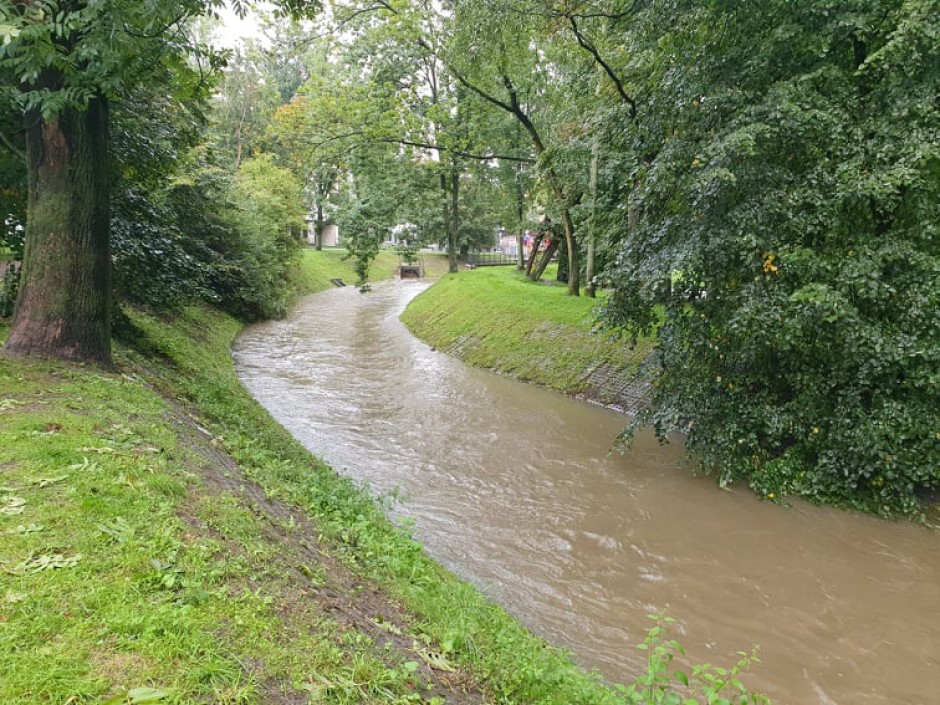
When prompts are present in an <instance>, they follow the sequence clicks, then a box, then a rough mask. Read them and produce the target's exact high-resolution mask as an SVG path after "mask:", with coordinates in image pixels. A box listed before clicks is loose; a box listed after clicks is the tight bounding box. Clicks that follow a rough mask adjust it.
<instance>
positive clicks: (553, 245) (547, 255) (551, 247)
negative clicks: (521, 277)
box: [529, 237, 561, 282]
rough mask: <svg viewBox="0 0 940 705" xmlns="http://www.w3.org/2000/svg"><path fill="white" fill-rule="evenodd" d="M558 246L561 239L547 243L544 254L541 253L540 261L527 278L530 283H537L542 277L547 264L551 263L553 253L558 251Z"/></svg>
mask: <svg viewBox="0 0 940 705" xmlns="http://www.w3.org/2000/svg"><path fill="white" fill-rule="evenodd" d="M560 244H561V239H560V238H557V237H556V238H554V239H552V241H551V242H550V243H548V247H546V248H545V252H543V253H542V259H540V260H539V264H538V266H537V267H536V268H535V270H534V271H533V272H532V274H530V275H529V278H530V279H531V280H532V281H535V282H537V281H538V280H539V279H541V278H542V275H543V274H545V269H546V268H547V267H548V263H549V262H551V261H552V257H554V256H555V251H556V250H557V249H558V246H559V245H560Z"/></svg>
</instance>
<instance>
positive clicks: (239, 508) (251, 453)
mask: <svg viewBox="0 0 940 705" xmlns="http://www.w3.org/2000/svg"><path fill="white" fill-rule="evenodd" d="M333 256H334V255H333V254H331V253H329V254H311V255H308V259H307V261H306V267H305V268H304V272H303V276H301V277H300V278H299V279H298V281H299V282H301V284H299V285H298V286H299V287H300V290H312V289H316V288H325V287H326V286H328V285H329V284H328V280H329V278H331V277H332V276H343V274H341V273H339V274H337V272H341V265H340V264H337V263H335V262H334V263H332V264H324V260H326V261H329V258H330V257H333ZM335 256H338V255H335ZM311 258H312V259H311ZM318 272H319V273H318ZM324 274H326V275H328V276H326V278H325V279H324V276H323V275H324ZM126 313H127V320H126V321H125V322H124V323H123V324H122V326H121V328H120V330H118V331H117V340H116V342H115V360H116V364H117V366H118V369H119V372H117V373H113V374H112V373H104V372H101V371H99V370H96V369H92V368H85V367H81V366H75V365H63V364H58V363H53V362H47V361H36V360H10V359H0V572H2V574H3V581H2V589H0V701H2V702H4V703H11V704H13V703H16V704H20V703H23V704H25V703H45V702H56V703H70V704H77V703H101V702H104V701H108V702H115V703H130V702H133V703H145V702H167V703H194V702H199V703H206V702H220V703H222V702H224V703H304V702H390V703H422V702H423V703H444V702H447V703H471V702H472V703H483V702H506V703H509V702H519V703H571V702H585V703H587V702H590V703H604V702H616V701H617V699H616V698H615V696H614V693H613V691H611V690H609V689H608V688H606V687H604V686H602V685H601V684H599V683H598V681H597V679H596V678H594V677H593V676H590V675H587V674H584V673H583V672H581V671H579V670H578V669H577V668H576V667H575V666H574V665H573V664H572V663H571V662H570V661H569V660H568V659H567V658H566V657H565V656H564V655H563V654H560V653H558V652H557V651H555V650H553V649H551V648H549V647H547V646H546V645H545V644H544V642H542V641H541V640H539V639H537V638H535V637H534V636H532V635H530V634H529V633H528V632H526V631H525V630H524V629H522V628H521V627H520V626H519V625H518V624H517V623H515V622H514V621H513V620H512V619H510V618H509V617H508V616H507V615H505V613H504V612H503V611H502V610H501V609H499V608H497V607H495V606H494V605H492V604H490V603H489V602H487V601H486V600H485V599H484V598H483V597H482V596H481V594H480V593H479V592H478V591H477V590H476V589H474V588H472V587H470V586H469V585H467V584H465V583H462V582H460V581H458V580H456V579H455V578H454V577H453V576H452V575H450V574H449V573H448V572H446V571H445V570H444V569H442V568H441V567H440V566H438V565H437V564H436V563H434V562H433V561H431V560H430V559H429V558H428V557H427V556H426V554H425V553H424V551H423V550H422V549H421V547H420V546H419V545H418V544H417V543H415V542H414V541H412V540H411V539H410V538H408V537H407V536H406V535H404V534H403V533H402V532H400V531H398V530H396V529H395V528H394V527H392V526H391V524H390V523H389V522H388V521H387V520H386V519H385V518H384V516H383V514H382V512H381V511H380V509H378V508H377V507H376V506H375V505H374V503H373V502H372V501H371V500H370V499H368V497H366V496H365V494H364V493H362V492H361V491H360V490H358V489H356V488H355V487H353V486H352V485H351V483H349V482H348V481H346V480H343V479H341V478H339V477H338V476H337V475H336V474H335V473H334V472H333V471H332V470H331V469H330V468H328V467H326V466H324V465H323V464H322V463H321V462H320V461H318V460H317V459H316V458H314V457H312V456H311V455H310V454H309V453H308V452H307V451H305V450H304V449H303V448H302V447H301V446H300V445H299V444H298V443H297V442H296V441H294V439H293V438H291V437H290V436H289V434H288V433H287V432H286V431H285V430H284V429H283V428H281V427H280V426H279V425H277V424H276V423H275V422H274V421H273V420H272V419H271V418H270V417H269V416H268V415H267V414H266V413H265V412H264V411H263V410H262V409H261V408H260V407H259V406H258V405H257V404H256V403H255V402H254V401H253V400H252V399H251V397H250V396H249V395H248V394H247V392H246V391H245V390H244V389H243V387H242V386H241V385H240V383H239V382H238V380H237V378H236V376H235V374H234V371H233V368H232V364H231V359H230V356H229V349H230V345H231V342H232V340H233V338H234V336H235V335H236V334H237V332H238V330H239V329H240V324H239V323H238V322H237V321H235V320H233V319H231V318H229V317H227V316H225V315H223V314H220V313H218V312H217V311H214V310H211V309H208V308H205V307H197V306H194V307H188V308H186V309H183V310H181V311H179V312H177V313H175V314H173V315H172V316H166V315H164V316H158V315H154V314H152V313H148V312H145V311H140V310H132V309H131V310H127V311H126ZM6 333H7V331H6V329H5V328H2V327H0V341H2V339H4V338H5V337H6ZM111 698H113V701H112V700H109V699H111Z"/></svg>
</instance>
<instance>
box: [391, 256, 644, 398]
mask: <svg viewBox="0 0 940 705" xmlns="http://www.w3.org/2000/svg"><path fill="white" fill-rule="evenodd" d="M550 276H553V275H552V274H551V272H547V273H546V279H545V280H543V281H542V282H532V281H530V280H529V279H527V278H526V277H525V276H524V275H523V274H522V273H521V272H518V271H517V270H515V269H513V268H509V267H487V268H477V269H475V270H472V271H464V272H460V273H458V274H456V275H447V276H445V277H442V278H441V279H440V281H438V282H437V283H436V284H435V285H434V286H432V287H431V288H430V289H428V290H427V291H425V292H424V293H422V294H421V295H420V296H418V297H417V298H416V299H415V300H414V301H412V302H411V304H410V305H409V306H408V308H407V309H406V310H405V312H404V314H403V315H402V321H403V322H404V323H405V325H407V326H408V328H409V329H410V330H411V331H412V332H413V333H414V334H415V335H417V336H418V337H420V338H422V339H423V340H425V341H427V342H428V343H429V344H431V345H433V346H435V347H437V348H440V349H442V350H445V351H447V352H450V353H453V354H456V355H458V356H459V357H461V358H462V359H463V360H465V361H466V362H467V363H469V364H472V365H476V366H479V367H487V368H491V369H495V370H497V371H499V372H502V373H506V374H510V375H513V376H514V377H517V378H519V379H522V380H526V381H531V382H535V383H537V384H541V385H544V386H547V387H551V388H552V389H557V390H559V391H562V392H565V393H568V394H577V393H583V394H585V395H587V396H589V397H591V398H593V399H595V400H597V401H601V402H604V403H608V402H610V401H612V400H611V399H609V398H606V397H605V394H606V393H607V391H608V389H609V388H610V385H607V384H597V383H596V382H597V379H598V378H597V376H596V375H599V376H600V377H602V378H603V379H605V380H617V381H619V382H624V381H625V380H629V379H631V378H632V377H633V376H634V375H635V373H636V370H637V368H638V366H639V365H640V363H642V361H643V360H645V359H646V357H647V356H648V354H649V352H650V350H651V349H652V346H653V341H651V340H641V341H639V343H638V344H637V346H635V347H631V346H629V345H627V344H626V343H625V342H623V341H622V340H616V339H613V338H610V337H608V336H606V335H603V334H601V333H599V332H597V331H596V329H595V324H594V308H595V306H596V305H597V301H596V300H594V299H590V298H587V297H574V296H568V293H567V287H565V286H563V285H560V284H554V282H553V281H552V280H550V279H548V277H550ZM592 375H593V376H594V377H592ZM613 386H615V387H616V386H618V385H613ZM620 386H622V384H621V385H620Z"/></svg>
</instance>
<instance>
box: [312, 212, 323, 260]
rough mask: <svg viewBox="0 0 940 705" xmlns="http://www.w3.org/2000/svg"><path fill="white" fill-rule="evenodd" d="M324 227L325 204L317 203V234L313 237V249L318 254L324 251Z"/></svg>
mask: <svg viewBox="0 0 940 705" xmlns="http://www.w3.org/2000/svg"><path fill="white" fill-rule="evenodd" d="M323 226H324V225H323V204H322V203H317V221H316V226H315V227H316V232H315V233H314V236H313V249H315V250H316V251H317V252H321V251H322V250H323Z"/></svg>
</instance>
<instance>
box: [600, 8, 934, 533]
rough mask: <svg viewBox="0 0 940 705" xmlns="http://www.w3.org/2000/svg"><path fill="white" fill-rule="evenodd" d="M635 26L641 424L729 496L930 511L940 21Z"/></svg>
mask: <svg viewBox="0 0 940 705" xmlns="http://www.w3.org/2000/svg"><path fill="white" fill-rule="evenodd" d="M660 5H668V6H669V11H668V12H666V11H664V12H663V13H662V14H657V12H658V10H657V8H659V9H662V8H660V7H659V6H660ZM636 26H637V27H638V28H639V29H640V31H639V32H638V34H637V35H636V37H635V40H636V41H637V46H636V47H634V49H635V50H637V52H638V53H637V54H636V55H637V56H641V57H643V58H642V59H640V60H638V63H637V65H636V66H635V69H636V70H637V71H638V76H639V75H640V73H642V74H643V75H644V76H645V78H642V79H640V80H642V81H643V82H644V85H645V88H644V91H645V93H646V94H645V95H643V96H642V98H643V102H645V103H646V104H648V105H655V106H657V110H656V111H655V114H653V113H651V114H650V115H649V116H647V117H646V118H645V120H644V122H643V124H642V126H639V127H638V128H637V129H636V130H635V131H633V132H632V133H631V136H630V137H629V138H627V139H626V140H625V142H624V143H623V146H624V150H625V151H628V150H629V151H630V152H631V153H634V154H644V155H649V156H648V157H647V158H646V160H645V161H644V162H642V163H635V164H634V165H633V168H632V171H631V173H630V174H629V180H628V181H627V182H626V185H625V190H626V191H627V192H628V193H629V201H630V204H629V205H630V211H631V212H632V213H634V214H637V216H638V217H637V223H636V227H635V228H634V229H633V230H632V231H631V232H630V233H629V234H626V235H624V236H622V237H621V240H620V243H619V246H618V258H617V261H616V262H615V263H614V264H613V266H611V267H610V269H609V275H610V277H611V279H612V280H613V281H614V284H615V287H616V291H615V293H614V295H613V296H612V297H611V299H610V300H609V305H608V307H607V310H606V317H607V320H608V322H609V323H611V324H613V325H614V326H623V327H624V328H625V329H626V330H627V331H629V332H631V333H632V332H637V331H649V330H651V329H653V328H654V327H655V326H656V325H657V324H658V322H659V321H658V313H657V312H658V311H663V312H664V320H663V325H662V328H661V329H660V335H661V343H660V348H659V350H660V353H659V354H660V362H661V365H662V372H661V375H660V378H659V381H658V384H657V386H656V391H655V399H654V404H653V407H652V409H651V410H650V412H649V414H647V416H646V417H645V420H646V421H653V422H654V423H655V424H656V425H657V427H658V429H659V430H660V431H661V432H663V433H664V432H666V431H667V429H671V428H675V427H677V426H678V427H682V428H685V429H686V430H687V431H688V447H689V448H690V449H691V450H692V451H694V452H696V453H697V454H698V457H699V459H700V460H701V463H702V465H703V467H704V468H705V469H706V470H708V471H712V472H714V473H716V474H717V475H718V477H719V479H720V481H721V482H722V483H730V482H734V481H736V480H743V481H746V482H747V483H749V484H750V485H751V486H752V487H753V488H754V489H755V490H757V491H758V492H760V493H761V494H763V495H765V496H767V497H771V498H776V497H779V496H781V495H786V494H796V495H803V496H806V497H808V498H811V499H813V500H816V501H821V502H829V503H836V504H845V505H851V506H855V507H860V508H863V509H866V510H868V511H873V512H877V513H881V514H891V513H894V512H904V513H917V512H918V511H919V502H918V496H919V493H920V492H921V491H924V490H929V489H931V488H937V487H940V434H938V432H937V429H940V406H938V405H937V399H940V371H938V370H940V328H938V327H937V325H936V321H937V319H938V317H940V295H938V288H937V281H938V273H940V225H938V223H940V149H938V147H937V145H940V44H938V43H937V42H936V36H937V34H938V32H940V6H938V3H937V2H936V0H907V1H902V0H891V1H890V2H862V3H858V7H857V11H856V12H854V13H853V14H848V13H845V12H828V11H827V9H826V8H824V7H822V6H820V7H818V8H808V7H803V6H800V7H797V6H796V5H794V4H792V3H787V2H783V1H782V0H781V1H780V2H770V3H765V5H764V6H762V10H761V12H760V13H753V12H750V11H747V10H745V9H744V8H743V6H742V7H740V8H738V7H737V6H734V5H728V6H725V5H720V4H719V5H715V4H713V5H711V6H708V7H703V6H702V7H693V6H692V5H690V6H688V7H683V6H682V5H681V4H680V5H675V4H673V3H653V5H652V6H651V7H650V9H649V11H648V13H644V14H643V21H642V22H637V25H636ZM706 28H707V29H706ZM637 37H639V38H637ZM650 47H656V48H655V49H654V50H652V51H647V52H645V53H644V52H642V51H640V50H641V49H643V48H647V49H649V48H650ZM667 56H668V61H664V60H662V59H663V58H664V57H667ZM650 57H658V60H651V59H650ZM646 62H649V63H646ZM657 306H661V307H662V308H657Z"/></svg>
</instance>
